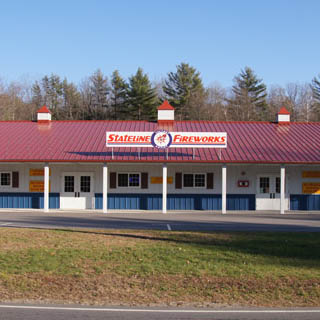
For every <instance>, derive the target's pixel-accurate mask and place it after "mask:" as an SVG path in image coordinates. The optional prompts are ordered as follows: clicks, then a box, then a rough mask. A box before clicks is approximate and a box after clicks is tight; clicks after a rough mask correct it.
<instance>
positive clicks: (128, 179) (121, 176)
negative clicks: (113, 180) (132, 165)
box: [118, 173, 140, 187]
mask: <svg viewBox="0 0 320 320" xmlns="http://www.w3.org/2000/svg"><path fill="white" fill-rule="evenodd" d="M118 187H140V173H118Z"/></svg>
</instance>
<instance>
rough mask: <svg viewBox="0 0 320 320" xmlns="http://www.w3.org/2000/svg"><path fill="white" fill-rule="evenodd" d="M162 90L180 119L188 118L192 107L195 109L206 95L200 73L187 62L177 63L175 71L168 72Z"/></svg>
mask: <svg viewBox="0 0 320 320" xmlns="http://www.w3.org/2000/svg"><path fill="white" fill-rule="evenodd" d="M163 91H164V93H165V98H166V99H167V100H169V102H170V104H172V106H173V107H175V109H176V110H175V113H176V115H177V117H178V118H180V119H190V117H191V114H192V113H193V109H196V108H197V105H198V104H200V103H202V102H203V100H204V99H205V96H206V94H205V90H204V87H203V84H202V80H201V78H200V73H199V72H198V71H196V69H195V68H193V67H191V66H189V64H187V63H181V64H180V65H178V66H177V71H176V72H169V73H168V79H166V80H165V84H164V86H163Z"/></svg>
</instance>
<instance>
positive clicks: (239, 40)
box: [0, 0, 320, 87]
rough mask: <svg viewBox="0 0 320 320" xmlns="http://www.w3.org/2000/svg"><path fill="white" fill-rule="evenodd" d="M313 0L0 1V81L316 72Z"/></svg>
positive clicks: (299, 76) (317, 8)
mask: <svg viewBox="0 0 320 320" xmlns="http://www.w3.org/2000/svg"><path fill="white" fill-rule="evenodd" d="M319 13H320V1H319V0H314V1H312V0H304V1H303V0H301V1H296V0H290V1H287V0H278V1H274V0H268V1H262V0H256V1H254V0H238V1H237V0H220V1H217V0H171V1H169V0H161V1H160V0H113V1H108V0H77V1H74V0H64V1H60V0H55V1H48V0H46V1H45V0H42V1H37V0H20V1H17V0H10V1H9V0H0V43H1V46H0V78H3V79H5V80H7V81H11V80H19V79H21V78H25V77H26V78H28V79H31V80H33V79H39V78H41V77H42V76H44V75H46V74H51V73H55V74H58V75H60V76H61V77H62V78H64V77H67V79H68V80H70V81H74V82H75V83H79V82H80V81H81V79H83V78H85V77H87V76H90V75H91V74H92V73H93V72H94V71H95V70H97V69H98V68H100V69H101V70H102V71H103V73H105V74H106V75H110V74H111V73H112V72H113V71H114V70H115V69H118V70H119V71H120V74H121V75H122V76H123V77H125V78H127V77H129V76H130V75H132V74H134V73H135V72H136V70H137V68H138V67H142V68H143V69H144V71H145V72H146V73H148V75H149V77H150V79H151V80H161V79H162V78H164V77H166V75H167V73H168V72H169V71H175V70H176V66H177V65H178V64H180V63H181V62H187V63H189V64H191V65H192V66H194V67H195V68H196V69H197V70H198V71H200V73H201V76H202V79H203V82H204V84H205V85H210V84H213V83H215V82H218V83H220V84H221V85H222V86H225V87H229V86H231V85H232V79H233V78H234V76H236V75H237V74H239V72H240V71H241V69H243V68H244V67H245V66H250V67H251V68H252V69H253V70H254V71H255V72H256V73H257V75H258V76H259V77H260V78H262V79H263V80H264V82H265V83H266V84H267V85H271V84H279V85H285V84H287V83H289V82H299V83H304V82H310V81H311V79H312V78H313V77H315V76H317V75H319V74H320V41H319Z"/></svg>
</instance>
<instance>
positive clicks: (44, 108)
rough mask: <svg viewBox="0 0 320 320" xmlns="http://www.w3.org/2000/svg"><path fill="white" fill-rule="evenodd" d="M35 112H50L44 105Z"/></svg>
mask: <svg viewBox="0 0 320 320" xmlns="http://www.w3.org/2000/svg"><path fill="white" fill-rule="evenodd" d="M37 113H51V112H50V111H49V109H48V108H47V106H46V105H44V106H42V107H41V108H40V109H39V110H38V111H37Z"/></svg>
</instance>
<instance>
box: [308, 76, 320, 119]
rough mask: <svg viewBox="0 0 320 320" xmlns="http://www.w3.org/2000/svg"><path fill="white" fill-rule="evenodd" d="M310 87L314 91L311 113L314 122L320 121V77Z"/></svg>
mask: <svg viewBox="0 0 320 320" xmlns="http://www.w3.org/2000/svg"><path fill="white" fill-rule="evenodd" d="M310 87H311V90H312V105H311V111H312V113H313V115H314V120H316V121H320V75H319V79H317V77H314V78H313V79H312V82H311V85H310Z"/></svg>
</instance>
